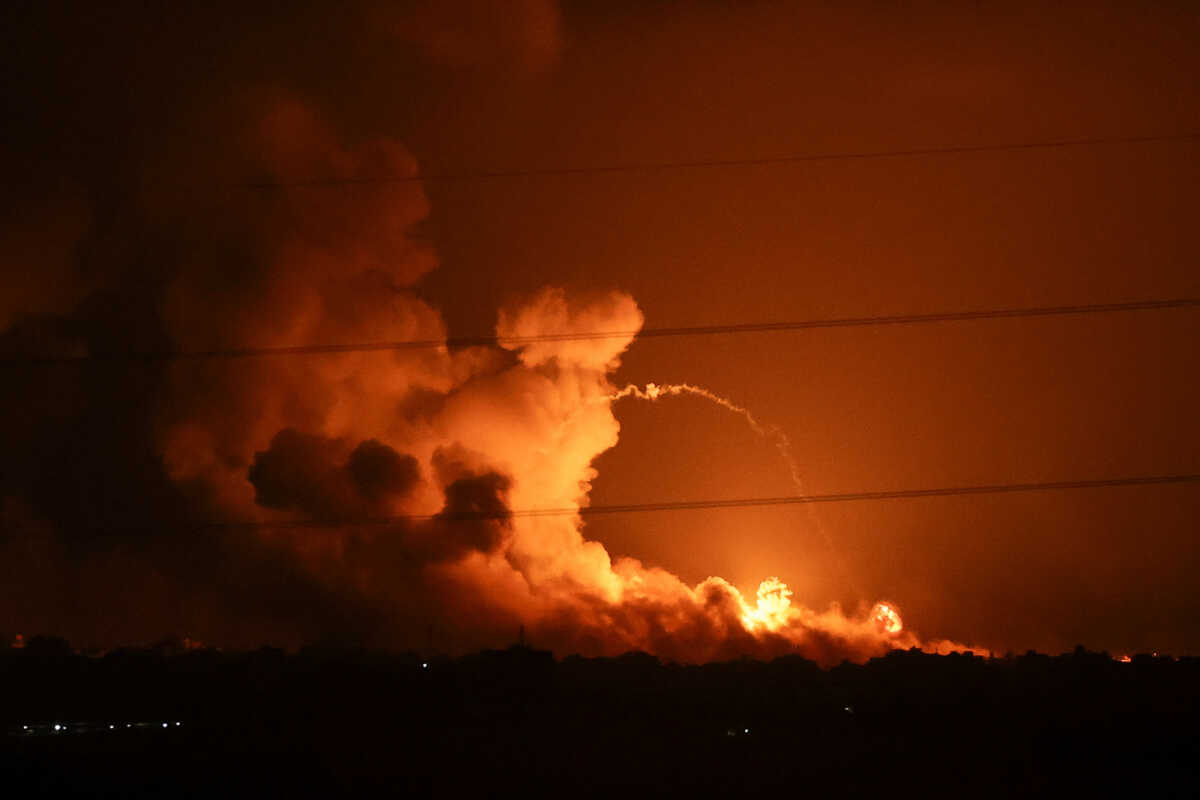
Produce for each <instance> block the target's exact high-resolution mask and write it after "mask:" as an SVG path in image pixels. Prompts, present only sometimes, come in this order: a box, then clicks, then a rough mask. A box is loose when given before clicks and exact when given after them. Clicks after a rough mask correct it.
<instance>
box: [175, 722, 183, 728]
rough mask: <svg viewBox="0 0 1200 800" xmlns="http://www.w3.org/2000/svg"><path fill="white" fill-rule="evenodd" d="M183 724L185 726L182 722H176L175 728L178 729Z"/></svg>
mask: <svg viewBox="0 0 1200 800" xmlns="http://www.w3.org/2000/svg"><path fill="white" fill-rule="evenodd" d="M182 724H183V723H182V722H176V723H175V727H176V728H178V727H179V726H180V725H182Z"/></svg>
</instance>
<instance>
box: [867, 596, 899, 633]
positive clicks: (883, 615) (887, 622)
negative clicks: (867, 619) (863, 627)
mask: <svg viewBox="0 0 1200 800" xmlns="http://www.w3.org/2000/svg"><path fill="white" fill-rule="evenodd" d="M871 620H872V621H873V622H874V623H875V624H876V625H877V626H878V627H879V630H880V631H881V632H883V633H892V634H894V633H899V632H900V631H902V630H904V622H903V621H902V620H901V619H900V613H899V612H898V611H896V607H895V606H893V605H892V604H890V603H876V604H875V607H874V608H873V609H871Z"/></svg>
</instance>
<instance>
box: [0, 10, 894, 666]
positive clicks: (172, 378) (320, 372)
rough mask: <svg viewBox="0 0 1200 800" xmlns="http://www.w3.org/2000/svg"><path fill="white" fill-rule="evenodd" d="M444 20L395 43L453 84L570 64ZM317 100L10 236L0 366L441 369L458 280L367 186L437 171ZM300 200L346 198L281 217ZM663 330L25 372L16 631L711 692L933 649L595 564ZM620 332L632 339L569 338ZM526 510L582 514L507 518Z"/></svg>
mask: <svg viewBox="0 0 1200 800" xmlns="http://www.w3.org/2000/svg"><path fill="white" fill-rule="evenodd" d="M435 5H437V4H433V5H429V6H428V7H426V6H420V7H419V13H415V15H410V16H405V17H402V18H401V19H399V20H398V21H396V22H395V27H394V29H393V31H392V33H393V34H394V33H396V32H397V31H399V34H400V35H401V38H404V37H410V38H411V37H417V38H420V37H422V36H424V37H426V38H425V39H423V40H422V41H423V42H424V44H423V46H424V47H427V48H428V50H429V52H430V53H433V54H434V55H435V56H437V57H439V58H444V59H446V60H448V61H451V62H453V61H470V62H472V63H482V62H484V61H486V60H488V59H489V58H493V57H494V51H496V50H497V49H499V50H501V51H504V52H509V51H520V52H523V53H526V54H527V55H526V56H524V57H525V58H527V59H528V61H529V63H530V64H531V65H533V66H538V65H545V64H546V63H547V62H548V60H550V59H552V58H553V57H554V56H555V55H556V54H557V52H558V49H559V48H560V47H561V41H562V39H561V30H560V27H559V26H560V21H559V18H558V15H557V10H556V8H555V7H554V6H553V4H550V3H527V4H524V6H522V7H523V8H525V9H526V11H527V12H528V13H527V14H525V15H524V16H521V15H518V18H519V19H518V23H519V24H515V27H514V26H512V25H510V24H509V23H508V22H504V23H503V24H502V23H501V22H499V21H498V20H500V19H501V18H502V17H504V18H505V19H507V17H506V16H505V15H504V14H501V13H500V12H499V11H497V12H495V13H496V15H499V16H496V18H495V19H494V20H492V21H491V22H488V20H491V19H492V18H491V17H489V16H487V15H483V17H482V19H483V20H484V21H483V22H482V23H478V24H476V22H473V23H472V25H471V26H468V27H467V28H465V29H462V30H459V29H456V28H454V26H453V25H450V23H449V22H447V19H446V18H445V17H444V16H443V15H442V13H441V12H440V11H435V10H434V7H435ZM495 8H504V9H507V8H508V5H507V4H498V5H496V6H495ZM420 9H423V10H420ZM489 13H490V12H489ZM368 16H369V15H368ZM472 19H477V17H472ZM520 20H524V22H520ZM385 32H386V31H385ZM422 32H424V33H422ZM361 35H366V34H361ZM430 37H432V38H430ZM479 42H483V44H479ZM464 53H467V54H471V53H474V54H475V55H474V56H472V57H471V58H468V57H467V56H466V55H463V54H464ZM475 56H477V58H476V57H475ZM291 83H294V82H288V81H281V82H279V83H273V82H258V83H254V84H240V85H239V86H238V88H236V90H235V91H232V92H229V93H228V94H227V95H225V94H223V95H222V96H221V97H219V98H216V99H212V100H211V101H208V102H205V103H198V105H197V107H196V108H189V109H184V110H179V111H178V113H177V115H176V117H174V119H175V123H174V126H175V127H174V129H173V133H175V134H177V135H172V136H163V137H161V138H160V139H159V140H156V142H155V143H154V145H153V146H152V147H151V146H149V145H147V146H146V156H145V158H144V159H143V160H144V161H145V163H144V164H142V163H139V164H136V165H135V164H132V163H129V162H127V163H125V165H124V166H125V167H126V168H128V169H129V170H130V171H131V174H132V175H134V176H135V179H133V180H126V181H124V182H121V183H120V185H119V186H116V185H114V184H112V183H111V182H108V183H106V182H104V181H100V182H99V183H98V184H97V185H98V186H100V187H101V188H102V189H103V191H100V190H96V194H97V197H98V198H100V199H99V200H97V201H96V202H95V203H93V205H92V206H91V207H90V209H89V208H88V207H87V204H86V203H83V201H82V200H80V199H79V198H80V195H79V193H78V192H75V191H74V190H70V191H67V190H63V191H61V192H58V191H56V192H51V193H49V194H47V195H46V197H47V198H48V199H47V200H46V201H45V202H44V203H42V204H41V205H40V206H38V207H37V208H35V209H34V210H33V211H31V212H30V213H32V214H35V216H36V224H34V223H33V222H31V223H29V224H27V225H26V224H23V223H20V222H19V221H18V222H17V223H14V224H13V225H9V226H7V227H5V228H4V230H5V231H17V232H18V233H19V234H20V236H22V237H24V238H23V239H22V241H24V242H26V244H25V245H24V246H22V247H16V248H14V249H13V250H11V251H9V252H8V253H7V254H6V257H7V258H10V259H17V262H14V264H15V265H16V266H17V267H18V269H19V275H17V277H11V276H9V275H8V273H6V283H5V284H4V285H5V286H8V287H15V288H14V290H13V292H11V293H9V297H10V298H12V297H15V298H17V300H15V301H13V302H12V303H8V304H6V305H5V306H4V308H3V309H0V311H2V312H3V314H4V316H3V319H2V320H0V324H5V325H7V328H6V329H5V330H4V331H3V332H2V333H0V348H2V349H4V350H6V351H10V352H30V351H35V352H40V353H57V354H86V353H89V352H91V353H107V352H111V351H135V352H144V351H168V350H179V351H195V350H210V349H220V348H245V347H278V346H284V347H287V346H300V345H312V344H331V343H333V344H337V343H354V342H364V341H402V340H414V339H416V340H434V341H437V340H444V339H445V337H446V326H445V324H444V322H443V320H442V317H441V315H440V313H439V312H438V310H437V309H435V308H434V307H432V306H431V305H430V304H429V303H427V302H426V301H424V300H423V299H422V298H421V296H420V294H419V285H420V280H421V278H422V277H423V276H425V275H427V274H428V273H429V272H430V271H431V270H433V269H435V268H436V258H435V254H434V252H433V251H432V248H431V247H430V246H429V245H428V243H427V242H426V241H425V239H424V237H423V236H422V234H421V225H422V224H423V221H424V220H425V219H426V217H427V215H428V213H429V210H430V209H429V204H428V202H427V200H426V197H425V195H424V192H423V190H422V187H421V184H420V182H419V181H412V180H402V181H383V182H380V181H372V180H364V179H369V178H374V177H377V176H379V175H381V174H382V175H391V176H396V177H409V176H414V175H416V174H417V171H418V165H417V164H416V161H415V159H414V158H413V157H412V155H411V154H410V153H409V152H408V151H407V149H406V148H405V147H404V145H403V144H402V143H401V142H399V141H397V140H396V139H395V138H394V137H392V136H389V135H385V134H379V135H375V134H370V135H367V134H364V133H363V132H362V130H361V129H356V128H355V126H352V125H348V124H346V123H345V121H344V120H341V119H338V118H337V117H336V115H333V116H331V115H330V114H329V113H328V112H327V111H325V110H324V107H323V106H322V105H321V104H320V103H319V102H317V101H314V100H312V99H311V98H310V96H309V95H308V94H306V93H305V92H304V91H301V90H297V89H296V88H294V87H293V86H291V85H290V84H291ZM314 93H316V94H319V92H316V91H315V90H314ZM298 176H299V177H302V178H317V179H320V180H321V181H325V182H326V183H328V182H335V183H336V182H341V183H342V185H341V187H340V188H337V189H333V190H331V189H330V188H329V186H327V185H325V186H323V185H313V186H301V187H293V188H288V189H280V188H269V185H270V184H275V183H279V182H287V181H290V180H294V179H295V178H297V177H298ZM255 184H267V185H268V188H255ZM93 188H94V187H93ZM114 197H119V199H120V202H119V203H116V202H109V201H111V200H112V199H113V198H114ZM47 230H49V231H51V232H50V233H47V232H46V231H47ZM18 238H20V237H18ZM44 242H51V243H53V246H52V247H43V246H42V245H41V243H44ZM12 274H13V275H16V273H12ZM18 290H19V291H18ZM642 323H643V317H642V313H641V311H640V309H639V308H638V306H637V304H636V302H635V301H634V299H633V298H632V297H630V296H628V295H627V294H624V293H621V292H609V293H601V294H596V295H592V296H586V297H575V296H568V294H567V293H566V292H564V291H563V290H561V289H557V288H546V289H544V290H542V291H540V292H537V293H535V294H534V295H533V296H531V297H528V298H526V299H525V300H524V301H521V302H517V303H515V304H513V305H511V306H509V307H505V308H502V309H499V310H498V323H497V325H496V334H497V336H498V337H500V339H501V340H502V341H505V342H507V344H506V345H505V347H472V348H465V349H450V348H446V347H442V348H425V349H407V350H405V349H401V350H378V351H373V352H356V353H346V352H341V353H320V354H306V355H294V356H286V357H284V356H280V357H274V356H273V357H263V358H245V359H236V358H235V359H228V358H221V359H175V360H165V361H159V360H150V361H136V360H135V361H133V362H122V361H108V360H100V361H97V362H95V364H92V365H85V366H82V367H76V366H72V367H54V368H49V369H27V370H26V371H25V372H22V373H21V375H20V379H19V380H12V381H10V383H11V388H12V391H9V392H6V393H5V394H4V396H3V398H2V399H0V414H2V417H3V419H4V420H5V421H6V422H5V424H6V427H7V430H6V434H7V435H8V438H7V441H6V447H5V450H4V453H3V471H2V478H0V499H2V501H3V504H2V506H0V526H2V527H0V585H2V586H3V589H2V590H0V591H3V592H4V593H5V594H4V597H3V598H0V599H2V601H3V602H2V605H0V609H3V614H4V616H3V618H0V628H7V629H10V630H28V631H35V632H40V631H46V632H52V633H60V634H64V635H67V636H70V637H72V638H74V639H76V640H77V641H81V642H95V643H99V644H114V643H118V642H121V641H130V640H138V639H142V640H145V639H149V638H153V637H157V636H159V635H162V634H163V633H166V632H168V631H175V632H178V633H181V634H187V635H190V636H192V637H193V638H198V639H201V640H205V641H210V642H213V643H217V644H233V645H250V644H256V643H260V642H263V641H272V642H278V643H283V644H293V645H294V644H299V643H301V642H305V641H312V640H314V639H320V638H328V637H334V638H341V639H347V640H351V641H356V642H362V643H367V644H373V645H387V646H397V647H412V646H418V645H423V644H424V643H425V642H426V641H427V639H428V637H429V636H430V635H431V634H432V635H434V636H435V639H436V644H437V646H439V647H442V648H444V649H448V650H464V649H468V648H474V647H481V646H488V645H496V644H501V643H505V642H507V641H511V639H512V638H513V635H514V634H515V632H516V630H517V626H518V625H525V626H526V628H527V629H528V631H529V635H530V637H531V638H532V639H533V640H534V641H535V642H537V643H538V644H539V645H544V646H549V647H552V648H553V649H555V650H556V651H557V652H559V653H564V654H565V653H570V652H581V653H587V654H617V653H621V652H624V651H627V650H631V649H641V650H647V651H649V652H652V653H655V654H658V655H661V656H663V657H667V658H672V659H678V660H684V661H704V660H710V659H718V658H728V657H733V656H737V655H746V654H748V655H759V656H771V655H777V654H782V653H791V652H799V653H802V654H804V655H807V656H809V657H812V658H815V659H817V660H819V661H821V662H822V663H834V662H837V661H840V660H841V659H843V658H847V657H849V658H858V659H861V658H865V657H868V656H870V655H874V654H878V653H881V652H884V651H886V650H887V649H889V648H891V647H896V646H910V645H913V644H916V643H917V642H916V639H915V638H913V637H912V636H911V635H910V634H908V633H906V632H904V631H902V630H896V629H889V625H888V624H886V620H884V621H881V619H880V617H879V612H878V609H876V610H875V611H874V612H867V611H864V612H863V613H860V614H857V615H847V614H844V613H842V612H841V611H839V610H838V609H836V608H832V609H829V610H827V611H824V612H815V611H811V610H808V609H804V608H800V607H798V606H793V605H792V604H791V603H790V601H789V600H788V596H787V593H786V588H785V587H782V585H781V584H780V585H778V586H776V585H775V584H769V583H768V584H764V587H765V588H764V589H762V590H760V593H759V597H758V598H756V599H754V600H748V599H746V598H744V597H743V595H742V593H741V592H740V591H739V590H738V589H737V588H735V587H734V586H732V585H730V584H729V583H728V582H726V581H725V580H723V579H721V578H719V577H711V578H708V579H707V580H705V581H703V582H701V583H700V584H699V585H696V586H689V585H687V584H685V583H683V582H682V581H681V580H680V579H679V578H677V577H676V576H674V575H672V574H670V573H669V572H666V571H664V570H662V569H657V568H654V567H650V566H646V565H643V564H641V563H640V562H638V561H636V560H634V559H629V558H622V559H619V560H616V561H613V559H611V558H610V556H609V554H608V553H607V552H606V551H605V549H604V547H603V546H602V545H601V544H599V543H598V542H595V541H590V540H588V539H587V538H586V536H585V529H584V525H583V520H582V518H581V516H580V515H579V514H578V513H572V512H577V511H578V510H580V509H582V508H585V507H586V506H587V504H588V502H589V500H588V496H589V491H590V489H591V482H592V481H593V480H594V479H595V477H596V472H595V468H594V466H593V463H594V462H595V460H596V458H597V456H599V455H600V454H601V453H603V452H604V451H606V450H608V449H609V448H612V447H613V446H615V445H616V444H617V441H618V435H619V432H620V425H619V423H618V421H617V419H616V417H615V416H614V413H613V398H614V394H615V392H616V387H614V386H613V385H612V384H611V383H610V380H609V376H610V375H611V373H612V372H613V370H615V369H616V368H617V366H618V365H619V361H620V357H621V354H622V353H623V352H625V350H626V349H627V348H628V347H629V346H630V345H631V344H632V343H633V341H634V339H635V336H636V331H637V330H638V329H640V327H641V326H642ZM596 331H603V332H614V333H619V334H621V335H618V336H611V337H605V338H597V339H587V340H571V341H565V340H558V339H555V336H557V335H561V334H578V333H591V332H596ZM514 340H515V341H514ZM524 509H558V510H563V511H565V512H566V513H561V514H556V515H546V516H529V515H520V514H516V515H511V514H510V513H509V512H510V511H511V510H524ZM713 566H714V571H716V570H717V569H719V567H720V565H713Z"/></svg>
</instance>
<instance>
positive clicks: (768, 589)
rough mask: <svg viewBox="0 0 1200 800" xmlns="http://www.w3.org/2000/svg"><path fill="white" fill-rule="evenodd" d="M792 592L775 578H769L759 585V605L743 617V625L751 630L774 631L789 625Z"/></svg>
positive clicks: (748, 610)
mask: <svg viewBox="0 0 1200 800" xmlns="http://www.w3.org/2000/svg"><path fill="white" fill-rule="evenodd" d="M791 596H792V590H791V589H789V588H788V587H787V584H786V583H784V582H783V581H781V580H779V578H776V577H774V576H772V577H770V578H767V579H766V580H765V581H763V582H762V583H760V584H759V585H758V605H757V607H756V608H753V609H747V611H746V613H745V614H743V615H742V623H743V624H744V625H745V626H746V627H747V628H748V629H750V630H754V629H755V628H758V627H760V626H761V627H764V628H766V629H767V630H770V631H774V630H778V629H779V628H781V627H782V626H783V625H785V624H787V619H788V615H789V614H790V613H791V612H790V609H791V605H792V601H791V600H790V599H789V598H790V597H791Z"/></svg>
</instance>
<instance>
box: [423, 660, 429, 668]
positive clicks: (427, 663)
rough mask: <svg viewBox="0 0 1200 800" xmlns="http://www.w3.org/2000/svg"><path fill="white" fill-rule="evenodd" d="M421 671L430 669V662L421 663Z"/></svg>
mask: <svg viewBox="0 0 1200 800" xmlns="http://www.w3.org/2000/svg"><path fill="white" fill-rule="evenodd" d="M421 669H429V662H428V661H422V662H421Z"/></svg>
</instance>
